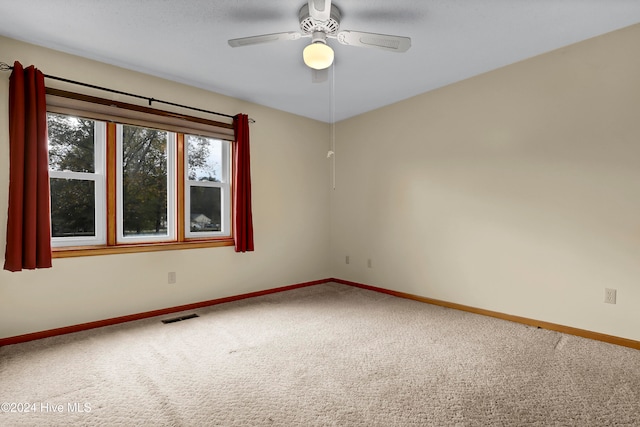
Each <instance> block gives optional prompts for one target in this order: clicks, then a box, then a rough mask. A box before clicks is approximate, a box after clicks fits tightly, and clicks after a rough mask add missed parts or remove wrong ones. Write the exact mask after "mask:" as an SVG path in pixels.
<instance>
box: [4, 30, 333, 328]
mask: <svg viewBox="0 0 640 427" xmlns="http://www.w3.org/2000/svg"><path fill="white" fill-rule="evenodd" d="M0 52H1V53H2V58H0V60H2V61H5V62H11V63H12V62H13V61H14V60H19V61H20V62H21V63H22V64H23V65H24V66H27V65H31V64H35V65H36V66H37V67H38V68H40V69H41V70H42V71H43V72H44V73H46V74H50V75H56V76H62V77H66V78H69V79H76V80H80V81H83V82H87V83H93V84H97V85H100V86H106V87H111V88H114V89H119V90H123V91H131V92H134V93H138V94H142V95H148V96H152V97H154V98H157V99H165V100H169V101H173V102H177V103H182V104H186V105H192V106H195V107H200V108H205V109H210V110H214V111H220V112H224V113H228V114H235V113H239V112H242V113H246V114H249V116H250V117H252V118H254V119H255V120H256V123H255V124H252V125H251V144H252V145H251V156H252V181H253V208H254V210H253V213H254V228H255V245H256V251H255V252H254V253H247V254H236V253H235V252H234V250H233V248H229V247H225V248H210V249H192V250H184V251H169V252H156V253H142V254H133V255H108V256H97V257H85V258H70V259H54V261H53V268H52V269H46V270H38V271H25V272H20V273H9V272H6V271H4V270H2V271H0V338H4V337H10V336H16V335H20V334H25V333H30V332H36V331H41V330H46V329H51V328H57V327H63V326H68V325H74V324H78V323H83V322H90V321H95V320H102V319H107V318H112V317H116V316H122V315H128V314H134V313H140V312H144V311H149V310H155V309H161V308H166V307H174V306H177V305H181V304H188V303H193V302H199V301H204V300H209V299H214V298H220V297H225V296H229V295H238V294H242V293H246V292H252V291H258V290H263V289H269V288H274V287H279V286H285V285H291V284H295V283H300V282H306V281H311V280H317V279H324V278H326V277H329V276H330V273H329V269H328V265H329V262H328V254H329V237H328V236H329V216H328V210H327V205H328V203H329V185H328V170H329V169H328V168H329V164H328V163H327V159H326V152H327V150H328V147H329V142H328V141H329V135H330V134H329V127H328V125H327V124H326V123H320V122H316V121H313V120H309V119H305V118H302V117H299V116H295V115H291V114H288V113H283V112H280V111H276V110H273V109H269V108H265V107H261V106H258V105H255V104H250V103H245V102H241V101H239V100H235V99H232V98H228V97H224V96H220V95H217V94H213V93H210V92H205V91H202V90H199V89H195V88H192V87H188V86H184V85H180V84H177V83H172V82H168V81H165V80H162V79H157V78H154V77H150V76H147V75H143V74H139V73H135V72H131V71H126V70H123V69H120V68H116V67H111V66H107V65H104V64H100V63H97V62H94V61H89V60H85V59H80V58H78V57H74V56H70V55H66V54H61V53H58V52H54V51H51V50H47V49H42V48H39V47H35V46H32V45H28V44H24V43H21V42H17V41H14V40H10V39H6V38H1V37H0ZM8 79H9V73H0V252H1V253H2V256H3V257H4V250H5V239H6V229H5V227H6V226H5V224H6V219H7V198H8V196H7V194H8V179H9V141H8V127H7V120H8V111H7V108H8V107H7V104H8V100H7V91H8ZM47 83H48V84H50V85H51V86H57V87H60V84H59V83H58V84H57V85H56V84H55V83H56V82H54V81H47ZM76 90H77V88H76ZM100 96H103V97H109V96H110V95H109V94H105V93H100ZM114 99H119V100H122V101H126V102H132V101H131V99H124V98H117V97H114ZM169 271H175V272H177V279H178V280H177V283H176V284H174V285H169V284H167V273H168V272H169Z"/></svg>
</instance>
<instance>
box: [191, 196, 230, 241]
mask: <svg viewBox="0 0 640 427" xmlns="http://www.w3.org/2000/svg"><path fill="white" fill-rule="evenodd" d="M189 194H190V196H191V197H190V199H191V202H190V210H189V211H190V212H191V217H190V220H191V222H190V224H191V226H190V228H191V231H192V232H194V233H198V232H206V231H220V230H221V226H220V225H221V218H222V217H221V208H220V207H221V204H222V203H221V191H220V188H218V187H198V186H191V188H190V193H189Z"/></svg>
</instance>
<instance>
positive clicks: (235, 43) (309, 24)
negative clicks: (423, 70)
mask: <svg viewBox="0 0 640 427" xmlns="http://www.w3.org/2000/svg"><path fill="white" fill-rule="evenodd" d="M341 17H342V15H341V13H340V9H338V7H337V6H336V5H334V4H331V0H309V2H308V3H306V4H304V5H303V6H302V7H301V8H300V11H299V12H298V18H299V21H300V29H301V30H302V32H297V31H289V32H285V33H274V34H264V35H260V36H252V37H243V38H238V39H231V40H229V46H231V47H242V46H249V45H254V44H260V43H269V42H275V41H281V40H298V39H300V38H303V37H310V38H311V44H309V45H308V46H307V47H305V49H304V51H303V55H302V56H303V59H304V63H305V64H306V65H307V66H308V67H309V68H311V69H312V71H313V81H314V82H322V81H325V80H326V79H327V77H328V70H329V67H330V66H331V64H333V59H334V53H333V49H331V47H330V46H329V45H328V44H327V39H336V40H338V42H339V43H340V44H344V45H348V46H356V47H368V48H376V49H382V50H386V51H389V52H405V51H406V50H407V49H409V48H410V47H411V39H410V38H409V37H401V36H392V35H386V34H376V33H363V32H360V31H350V30H342V31H338V29H339V28H340V19H341Z"/></svg>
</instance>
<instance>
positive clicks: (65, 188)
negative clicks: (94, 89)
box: [47, 114, 106, 246]
mask: <svg viewBox="0 0 640 427" xmlns="http://www.w3.org/2000/svg"><path fill="white" fill-rule="evenodd" d="M47 122H48V123H47V124H48V127H49V179H50V186H51V236H52V245H53V246H69V245H74V246H80V245H100V244H105V243H106V233H105V228H104V227H103V226H101V225H102V224H104V222H105V215H104V213H105V179H104V176H105V174H104V149H105V134H106V127H105V123H104V122H96V121H94V120H87V119H80V118H77V117H71V116H65V115H60V114H49V115H48V120H47Z"/></svg>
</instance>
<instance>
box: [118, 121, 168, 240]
mask: <svg viewBox="0 0 640 427" xmlns="http://www.w3.org/2000/svg"><path fill="white" fill-rule="evenodd" d="M167 142H168V135H167V132H165V131H160V130H155V129H148V128H140V127H136V126H123V141H122V181H123V182H122V195H123V207H122V209H123V234H124V236H140V235H145V236H149V235H167Z"/></svg>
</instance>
